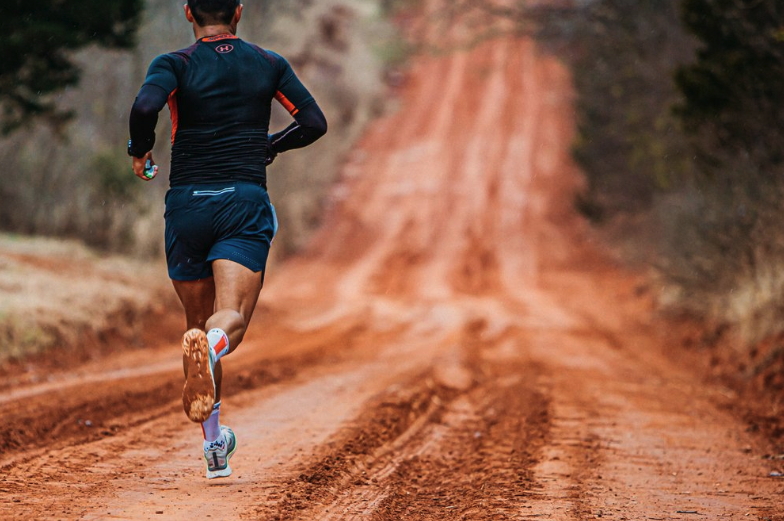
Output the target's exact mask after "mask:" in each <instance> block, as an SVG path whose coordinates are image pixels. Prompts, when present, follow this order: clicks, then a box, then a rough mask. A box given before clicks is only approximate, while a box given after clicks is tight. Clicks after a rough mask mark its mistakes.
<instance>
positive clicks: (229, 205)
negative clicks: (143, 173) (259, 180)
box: [164, 181, 278, 281]
mask: <svg viewBox="0 0 784 521" xmlns="http://www.w3.org/2000/svg"><path fill="white" fill-rule="evenodd" d="M164 220H165V221H166V264H167V265H168V267H169V278H171V279H172V280H180V281H188V280H199V279H205V278H207V277H211V276H212V261H214V260H216V259H228V260H230V261H234V262H236V263H239V264H242V265H243V266H245V267H246V268H248V269H250V270H251V271H254V272H263V271H264V269H265V267H266V265H267V257H268V256H269V249H270V244H271V243H272V238H273V237H274V236H275V232H277V229H278V220H277V217H276V216H275V208H274V207H273V206H272V204H271V203H270V200H269V195H268V194H267V191H266V190H265V189H264V188H262V187H261V186H259V185H256V184H253V183H249V182H242V181H238V182H224V183H219V184H197V185H184V186H174V187H172V188H170V189H169V191H168V192H167V193H166V213H165V214H164Z"/></svg>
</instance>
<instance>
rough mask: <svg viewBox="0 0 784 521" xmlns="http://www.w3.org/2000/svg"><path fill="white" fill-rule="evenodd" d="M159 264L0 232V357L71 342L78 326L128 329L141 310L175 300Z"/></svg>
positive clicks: (97, 332) (97, 331) (98, 331)
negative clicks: (99, 253) (104, 254)
mask: <svg viewBox="0 0 784 521" xmlns="http://www.w3.org/2000/svg"><path fill="white" fill-rule="evenodd" d="M160 264H161V263H160V262H158V261H155V262H152V263H146V262H141V261H133V260H129V259H125V258H121V257H117V256H103V255H98V254H96V253H95V252H93V251H91V250H89V249H88V248H86V247H84V246H82V245H81V244H79V243H77V242H74V241H61V240H54V239H42V238H35V239H32V238H23V237H19V236H13V235H0V363H2V362H3V361H6V360H8V359H10V358H20V357H22V356H25V355H28V354H31V353H36V352H41V351H43V350H46V349H49V348H52V347H59V346H70V345H76V344H77V343H78V342H79V341H80V339H81V337H82V336H83V335H84V334H85V333H93V334H94V337H100V336H101V335H102V334H105V333H106V332H109V331H111V332H114V333H118V334H119V335H121V336H124V337H130V336H132V335H133V331H134V328H135V327H136V326H137V325H138V324H139V322H140V321H141V320H142V319H143V318H144V317H145V316H146V315H148V314H150V313H160V312H161V308H163V307H165V306H171V305H176V304H175V302H174V299H173V293H172V292H171V290H170V288H169V287H168V282H167V279H166V275H165V273H166V272H165V266H163V265H160Z"/></svg>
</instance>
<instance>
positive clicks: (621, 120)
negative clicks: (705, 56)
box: [567, 0, 692, 220]
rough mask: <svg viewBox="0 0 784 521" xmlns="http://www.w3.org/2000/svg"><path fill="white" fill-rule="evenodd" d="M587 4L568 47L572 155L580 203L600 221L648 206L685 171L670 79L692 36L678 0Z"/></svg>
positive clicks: (685, 159) (685, 55)
mask: <svg viewBox="0 0 784 521" xmlns="http://www.w3.org/2000/svg"><path fill="white" fill-rule="evenodd" d="M585 4H586V6H585V7H584V8H583V9H582V10H581V11H580V12H579V13H578V16H577V17H576V19H575V22H574V24H573V28H571V29H570V31H569V34H570V39H571V40H572V42H573V43H572V45H571V48H570V49H568V52H569V55H568V56H569V59H570V62H571V64H572V66H573V70H574V72H575V83H576V87H577V92H578V100H577V109H578V126H579V134H578V141H577V143H576V145H575V157H576V159H577V160H578V162H579V163H580V165H581V166H582V167H583V170H584V172H585V174H586V178H587V181H588V186H587V190H586V191H585V193H584V194H582V196H581V198H580V200H579V201H578V203H579V206H580V208H581V210H582V211H583V212H584V213H585V214H586V215H588V216H589V217H591V218H593V219H596V220H601V219H603V218H610V217H612V216H613V215H615V214H618V213H636V212H640V211H644V210H647V209H648V208H649V206H650V204H651V203H652V201H653V199H654V197H655V195H656V194H657V193H660V192H662V191H666V190H670V189H672V188H674V186H677V184H678V183H679V182H681V180H682V178H683V177H684V176H686V175H688V174H687V172H688V170H689V168H690V167H689V151H688V149H687V147H686V144H685V143H684V140H683V139H682V136H681V135H680V132H679V130H680V129H679V125H678V122H677V120H676V119H675V118H674V117H672V114H671V112H670V107H671V105H672V104H673V103H675V102H676V101H677V99H678V96H677V92H676V89H675V86H674V85H673V82H672V81H671V79H670V78H671V77H672V73H673V71H674V69H675V68H676V67H677V66H678V65H679V64H682V63H685V62H686V61H687V60H688V59H689V54H690V51H691V48H692V47H691V46H692V42H691V39H690V38H689V37H688V35H686V34H685V33H684V31H683V30H682V29H681V27H680V25H679V23H678V0H597V1H595V2H590V3H585ZM567 29H568V28H567Z"/></svg>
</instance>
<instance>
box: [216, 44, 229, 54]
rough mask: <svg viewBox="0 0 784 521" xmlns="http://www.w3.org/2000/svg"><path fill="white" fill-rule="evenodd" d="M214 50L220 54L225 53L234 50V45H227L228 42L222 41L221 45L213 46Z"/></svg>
mask: <svg viewBox="0 0 784 521" xmlns="http://www.w3.org/2000/svg"><path fill="white" fill-rule="evenodd" d="M215 50H216V51H218V52H219V53H221V54H227V53H230V52H231V51H233V50H234V46H233V45H229V44H228V43H224V44H223V45H219V46H217V47H215Z"/></svg>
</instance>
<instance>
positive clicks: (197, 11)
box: [185, 0, 242, 27]
mask: <svg viewBox="0 0 784 521" xmlns="http://www.w3.org/2000/svg"><path fill="white" fill-rule="evenodd" d="M238 10H239V11H240V12H241V10H242V5H241V4H240V0H188V4H187V5H186V10H185V13H186V16H187V15H188V12H190V14H191V16H192V17H193V20H191V18H190V17H188V20H189V21H192V22H195V23H196V25H198V26H199V27H205V26H208V25H234V24H236V22H238V21H239V12H238ZM235 18H236V19H235Z"/></svg>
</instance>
